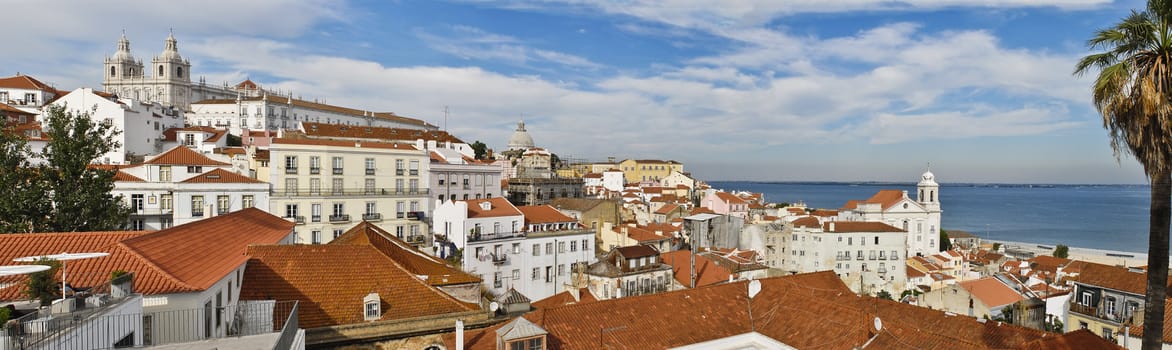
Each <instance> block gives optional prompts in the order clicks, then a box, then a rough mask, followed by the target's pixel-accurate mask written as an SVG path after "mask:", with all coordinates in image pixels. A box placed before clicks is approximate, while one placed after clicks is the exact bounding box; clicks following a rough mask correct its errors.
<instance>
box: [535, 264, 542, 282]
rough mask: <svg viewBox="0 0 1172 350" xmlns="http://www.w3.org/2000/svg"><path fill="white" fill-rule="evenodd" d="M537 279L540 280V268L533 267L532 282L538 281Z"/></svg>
mask: <svg viewBox="0 0 1172 350" xmlns="http://www.w3.org/2000/svg"><path fill="white" fill-rule="evenodd" d="M539 278H541V268H540V267H534V268H533V280H534V281H536V280H538V279H539Z"/></svg>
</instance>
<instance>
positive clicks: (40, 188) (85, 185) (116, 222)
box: [0, 105, 130, 233]
mask: <svg viewBox="0 0 1172 350" xmlns="http://www.w3.org/2000/svg"><path fill="white" fill-rule="evenodd" d="M43 129H44V134H45V137H47V138H48V141H47V142H46V144H45V147H44V149H43V150H42V151H41V152H39V153H37V152H33V151H32V150H30V148H29V147H28V144H27V140H25V138H24V136H23V135H19V134H15V133H11V132H4V133H3V134H4V135H5V136H3V137H2V138H0V152H2V154H0V162H2V163H3V165H4V168H3V170H0V171H2V173H0V186H3V187H6V188H13V189H15V191H14V196H12V198H3V199H0V207H2V208H0V214H2V215H0V232H6V233H12V232H78V231H108V230H116V229H121V228H124V227H125V226H126V222H127V218H128V216H129V214H130V209H129V208H127V207H126V205H124V204H123V200H122V198H121V197H114V196H113V195H111V193H110V191H111V190H113V189H114V170H112V169H109V168H103V167H96V166H93V165H92V164H93V163H94V162H95V161H97V160H99V159H100V158H101V157H103V156H104V155H105V154H106V153H108V152H110V151H112V150H114V149H116V148H117V147H118V142H117V141H115V140H114V136H115V135H117V134H118V131H117V130H115V129H114V127H113V125H112V124H111V123H106V122H98V121H95V120H94V119H93V118H91V117H90V115H89V113H86V112H80V113H73V112H71V111H68V110H66V107H65V106H56V105H50V106H48V107H46V111H45V118H44V126H43ZM7 131H11V129H9V130H7Z"/></svg>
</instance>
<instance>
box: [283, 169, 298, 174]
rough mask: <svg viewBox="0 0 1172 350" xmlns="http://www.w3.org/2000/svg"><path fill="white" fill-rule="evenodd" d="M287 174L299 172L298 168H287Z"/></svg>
mask: <svg viewBox="0 0 1172 350" xmlns="http://www.w3.org/2000/svg"><path fill="white" fill-rule="evenodd" d="M285 173H286V174H297V168H285Z"/></svg>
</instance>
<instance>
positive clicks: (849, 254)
mask: <svg viewBox="0 0 1172 350" xmlns="http://www.w3.org/2000/svg"><path fill="white" fill-rule="evenodd" d="M781 236H782V239H781V242H773V243H774V244H777V245H778V246H779V249H774V250H769V249H767V250H766V251H767V254H770V253H772V254H779V255H780V256H774V257H767V258H766V260H767V261H774V262H778V263H780V266H777V267H778V268H780V269H782V270H784V271H787V272H792V273H806V272H816V271H826V270H833V271H834V273H835V274H837V275H838V277H839V278H841V279H842V281H843V283H845V284H846V285H847V287H850V288H851V290H853V291H855V292H856V293H865V294H874V293H877V292H879V291H881V290H882V291H887V292H888V293H891V295H893V296H894V295H899V294H900V293H901V292H903V290H904V286H905V284H906V283H907V271H906V265H907V263H906V261H907V255H905V254H906V253H905V249H904V244H905V242H906V241H907V238H906V237H907V233H906V232H904V231H903V230H900V229H899V228H896V227H893V226H891V225H887V224H884V223H879V222H842V221H837V222H836V221H827V222H822V221H821V220H819V219H818V217H816V216H807V217H804V218H801V219H798V220H794V221H793V222H791V223H789V224H787V225H786V228H785V231H783V234H782V235H781Z"/></svg>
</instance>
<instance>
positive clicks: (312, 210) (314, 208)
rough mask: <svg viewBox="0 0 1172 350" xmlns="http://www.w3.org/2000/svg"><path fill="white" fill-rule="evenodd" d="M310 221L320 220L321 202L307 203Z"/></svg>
mask: <svg viewBox="0 0 1172 350" xmlns="http://www.w3.org/2000/svg"><path fill="white" fill-rule="evenodd" d="M309 215H310V218H309V219H310V221H313V222H321V203H313V204H310V205H309Z"/></svg>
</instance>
